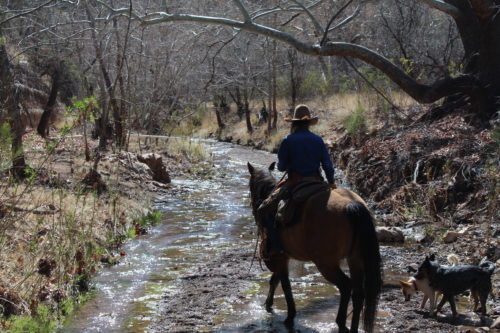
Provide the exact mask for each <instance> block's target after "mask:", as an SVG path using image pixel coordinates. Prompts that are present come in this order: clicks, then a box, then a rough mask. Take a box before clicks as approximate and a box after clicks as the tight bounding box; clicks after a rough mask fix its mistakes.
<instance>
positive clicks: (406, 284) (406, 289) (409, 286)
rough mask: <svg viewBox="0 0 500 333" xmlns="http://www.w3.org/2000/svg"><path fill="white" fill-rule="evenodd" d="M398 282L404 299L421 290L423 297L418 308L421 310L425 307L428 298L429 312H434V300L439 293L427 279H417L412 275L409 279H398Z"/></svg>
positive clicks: (408, 298)
mask: <svg viewBox="0 0 500 333" xmlns="http://www.w3.org/2000/svg"><path fill="white" fill-rule="evenodd" d="M399 284H400V285H401V291H402V292H403V295H404V296H405V301H409V300H410V299H411V296H413V295H415V294H416V293H417V292H418V291H421V292H422V293H423V294H424V298H423V299H422V304H421V305H420V309H422V310H423V309H424V308H425V304H426V303H427V300H430V304H429V306H430V308H429V314H432V313H434V308H435V307H436V300H437V297H438V296H439V295H440V293H439V291H436V290H434V289H433V288H432V287H431V286H430V284H429V279H427V278H424V279H420V280H419V279H416V278H415V277H413V276H412V277H411V278H410V279H408V281H402V280H399Z"/></svg>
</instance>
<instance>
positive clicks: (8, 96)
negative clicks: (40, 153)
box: [0, 31, 28, 179]
mask: <svg viewBox="0 0 500 333" xmlns="http://www.w3.org/2000/svg"><path fill="white" fill-rule="evenodd" d="M0 82H1V83H0V105H1V106H2V108H3V109H6V110H7V119H8V122H9V124H10V129H11V131H12V145H11V151H12V168H11V174H12V175H13V176H14V178H16V179H23V178H25V177H26V169H27V167H28V166H27V165H26V160H25V158H24V149H23V134H24V126H23V124H22V121H21V114H20V110H19V105H18V98H19V94H18V92H17V91H16V88H15V86H14V75H13V73H12V66H11V63H10V60H9V55H8V54H7V49H6V47H5V40H4V37H3V34H2V33H1V31H0Z"/></svg>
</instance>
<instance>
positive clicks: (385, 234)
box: [377, 227, 405, 243]
mask: <svg viewBox="0 0 500 333" xmlns="http://www.w3.org/2000/svg"><path fill="white" fill-rule="evenodd" d="M377 239H378V241H379V242H382V243H403V242H404V241H405V236H404V234H403V231H402V230H401V229H400V228H397V227H377Z"/></svg>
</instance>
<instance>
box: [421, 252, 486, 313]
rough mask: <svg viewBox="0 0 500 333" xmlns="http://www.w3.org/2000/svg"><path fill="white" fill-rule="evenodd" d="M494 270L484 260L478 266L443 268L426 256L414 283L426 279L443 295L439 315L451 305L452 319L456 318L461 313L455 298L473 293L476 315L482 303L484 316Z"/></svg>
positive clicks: (481, 310) (432, 258) (438, 308)
mask: <svg viewBox="0 0 500 333" xmlns="http://www.w3.org/2000/svg"><path fill="white" fill-rule="evenodd" d="M494 270H495V265H494V264H493V263H491V262H489V261H486V260H482V261H481V263H480V264H479V265H457V266H444V265H440V264H438V263H437V262H436V261H435V257H434V255H432V256H426V257H425V260H424V261H423V262H422V264H420V266H419V268H418V270H417V274H416V275H415V279H417V280H425V279H427V280H428V281H429V286H430V287H431V288H433V289H434V290H437V291H439V292H440V293H441V294H442V295H443V298H442V300H441V302H440V303H439V304H438V306H437V308H436V311H439V310H440V309H441V308H442V307H443V305H444V304H445V303H446V302H449V303H450V307H451V311H452V314H453V317H456V316H457V315H458V313H457V309H456V305H455V296H456V295H458V294H460V293H463V292H464V291H466V290H469V289H470V291H471V296H472V298H473V299H474V311H477V310H478V309H477V305H478V303H479V302H480V303H481V308H480V312H481V314H482V315H483V316H485V315H486V301H487V299H488V295H489V294H490V292H491V275H492V274H493V271H494Z"/></svg>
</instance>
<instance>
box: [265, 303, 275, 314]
mask: <svg viewBox="0 0 500 333" xmlns="http://www.w3.org/2000/svg"><path fill="white" fill-rule="evenodd" d="M265 306H266V311H267V312H269V313H273V312H274V311H273V306H272V305H268V304H265Z"/></svg>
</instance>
